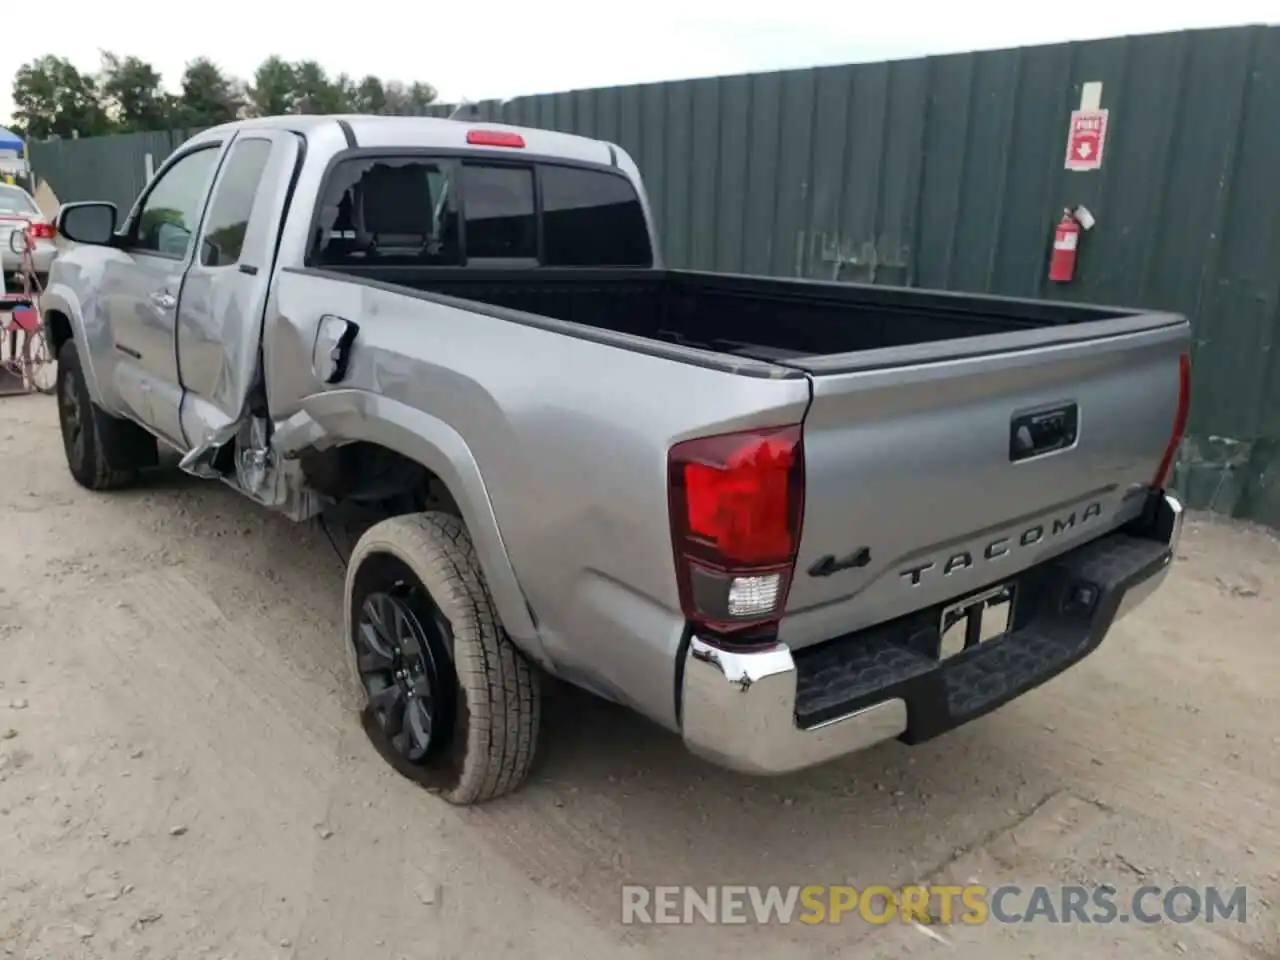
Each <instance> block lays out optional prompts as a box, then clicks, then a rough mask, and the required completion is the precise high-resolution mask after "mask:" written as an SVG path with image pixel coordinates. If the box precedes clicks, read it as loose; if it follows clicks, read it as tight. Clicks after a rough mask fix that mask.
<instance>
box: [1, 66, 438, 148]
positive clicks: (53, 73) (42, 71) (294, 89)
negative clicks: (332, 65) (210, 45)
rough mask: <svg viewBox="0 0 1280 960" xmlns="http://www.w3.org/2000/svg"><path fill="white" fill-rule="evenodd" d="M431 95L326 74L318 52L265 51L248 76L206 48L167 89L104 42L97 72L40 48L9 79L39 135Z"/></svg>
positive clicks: (26, 122) (415, 111) (384, 105)
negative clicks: (229, 69)
mask: <svg viewBox="0 0 1280 960" xmlns="http://www.w3.org/2000/svg"><path fill="white" fill-rule="evenodd" d="M435 99H436V89H435V87H433V86H431V84H429V83H422V82H414V83H411V84H408V85H407V86H406V85H405V84H403V83H400V82H399V81H388V82H384V81H383V80H381V79H380V78H378V77H376V76H373V75H372V74H370V75H368V76H365V77H363V78H362V79H360V80H359V81H356V80H355V79H353V78H352V77H350V76H348V75H347V74H345V73H340V74H338V75H337V76H336V77H330V75H329V74H328V73H327V72H326V71H325V69H324V67H322V66H321V65H320V64H319V63H317V62H316V61H314V60H300V61H298V62H296V63H291V62H290V61H288V60H285V59H284V58H283V57H279V56H271V57H268V58H267V59H266V60H264V61H262V63H261V64H259V65H258V69H257V70H256V71H254V75H253V82H252V83H251V84H244V83H242V82H241V81H239V80H236V79H234V78H233V77H231V76H229V75H227V74H225V73H223V71H222V69H221V68H220V67H218V65H217V64H216V63H214V62H213V61H212V60H210V59H209V58H208V57H197V58H196V59H194V60H192V61H190V62H188V63H187V65H186V69H185V70H184V71H183V74H182V81H181V92H180V93H178V94H170V93H167V92H166V91H165V90H164V87H163V85H162V83H161V77H160V74H159V72H158V71H157V70H156V69H155V68H154V67H152V66H151V64H149V63H147V62H146V61H144V60H141V59H139V58H138V57H133V56H126V57H121V56H118V55H116V54H114V53H110V52H106V51H104V52H103V54H102V70H101V73H100V75H99V76H98V77H97V78H96V79H95V78H94V77H93V76H90V75H88V74H82V73H80V71H78V70H77V69H76V68H75V66H73V65H72V64H71V62H70V61H69V60H67V59H65V58H63V57H55V56H44V57H39V58H37V59H36V60H32V61H31V62H30V63H27V64H24V65H23V66H21V67H20V68H18V71H17V73H16V75H15V76H14V81H13V101H14V106H15V110H14V122H13V123H12V124H11V126H13V127H14V128H15V129H18V130H21V131H22V132H23V135H24V136H26V137H29V138H31V139H35V140H42V139H45V138H48V137H51V136H61V137H70V136H73V135H79V136H82V137H91V136H98V135H100V134H104V133H112V132H115V131H125V132H132V131H142V130H172V129H184V128H192V127H196V128H203V127H211V126H216V125H217V124H220V123H226V122H227V121H230V120H234V119H236V118H237V117H240V116H245V115H248V116H272V115H279V114H288V113H346V112H349V111H354V112H356V113H367V114H402V115H410V116H412V115H420V114H422V113H425V112H426V107H427V106H428V105H429V104H431V103H433V102H434V101H435Z"/></svg>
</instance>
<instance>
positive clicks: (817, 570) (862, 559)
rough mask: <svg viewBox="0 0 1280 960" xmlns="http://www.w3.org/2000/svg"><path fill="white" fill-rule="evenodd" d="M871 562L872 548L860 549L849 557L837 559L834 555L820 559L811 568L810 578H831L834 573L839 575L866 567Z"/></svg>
mask: <svg viewBox="0 0 1280 960" xmlns="http://www.w3.org/2000/svg"><path fill="white" fill-rule="evenodd" d="M870 562H871V548H870V547H859V548H858V549H857V550H855V551H853V553H851V554H849V555H848V556H847V557H842V558H840V559H836V557H835V556H834V555H832V554H830V553H829V554H827V555H826V556H825V557H819V558H818V559H817V560H815V561H814V563H813V565H812V566H811V567H809V576H811V577H829V576H831V575H832V574H833V573H839V572H840V571H841V570H848V569H850V568H852V567H865V566H866V565H867V564H868V563H870Z"/></svg>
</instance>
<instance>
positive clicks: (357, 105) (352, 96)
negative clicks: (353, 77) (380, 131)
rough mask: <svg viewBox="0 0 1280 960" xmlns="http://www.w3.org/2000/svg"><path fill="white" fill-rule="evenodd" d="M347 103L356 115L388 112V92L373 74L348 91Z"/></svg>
mask: <svg viewBox="0 0 1280 960" xmlns="http://www.w3.org/2000/svg"><path fill="white" fill-rule="evenodd" d="M347 101H348V103H349V104H350V106H351V109H352V110H354V111H355V112H356V113H386V112H387V91H386V90H385V89H384V88H383V86H382V81H381V80H380V79H379V78H378V77H375V76H373V75H372V74H370V75H369V76H367V77H365V78H364V79H363V80H361V81H360V82H359V83H357V84H355V86H354V87H352V88H351V89H350V90H348V91H347Z"/></svg>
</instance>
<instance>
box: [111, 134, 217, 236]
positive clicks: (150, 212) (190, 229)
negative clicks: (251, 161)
mask: <svg viewBox="0 0 1280 960" xmlns="http://www.w3.org/2000/svg"><path fill="white" fill-rule="evenodd" d="M217 159H218V148H217V147H205V148H203V149H200V150H196V151H194V152H192V153H188V154H187V155H186V156H185V157H183V158H182V159H181V160H179V161H178V162H177V163H175V164H174V165H173V166H172V167H170V168H169V169H168V170H166V171H165V172H164V174H163V176H161V178H160V179H159V180H158V181H156V185H155V186H154V187H153V188H152V190H151V192H150V193H149V194H147V198H146V200H144V201H143V204H142V209H141V210H140V211H139V213H138V222H137V224H136V226H135V227H134V230H133V244H132V246H133V247H134V249H136V250H145V251H149V252H151V253H158V254H161V255H163V256H166V257H172V258H173V259H175V260H181V259H183V258H184V257H186V255H187V251H188V250H189V249H190V247H191V236H192V234H193V233H194V232H195V229H196V224H197V223H198V222H199V220H200V210H201V208H202V207H203V206H204V198H205V192H206V191H207V190H208V188H209V178H210V177H211V176H212V174H213V166H214V164H215V163H216V162H217Z"/></svg>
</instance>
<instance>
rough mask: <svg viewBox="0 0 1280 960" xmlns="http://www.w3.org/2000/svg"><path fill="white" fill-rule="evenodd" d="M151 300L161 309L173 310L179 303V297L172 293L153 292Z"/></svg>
mask: <svg viewBox="0 0 1280 960" xmlns="http://www.w3.org/2000/svg"><path fill="white" fill-rule="evenodd" d="M151 302H152V303H154V304H155V305H156V306H157V307H159V308H160V309H161V310H172V309H173V308H174V307H176V306H177V305H178V298H177V297H175V296H174V295H173V294H172V293H153V294H152V295H151Z"/></svg>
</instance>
